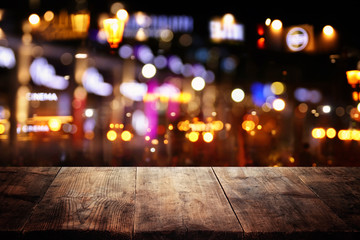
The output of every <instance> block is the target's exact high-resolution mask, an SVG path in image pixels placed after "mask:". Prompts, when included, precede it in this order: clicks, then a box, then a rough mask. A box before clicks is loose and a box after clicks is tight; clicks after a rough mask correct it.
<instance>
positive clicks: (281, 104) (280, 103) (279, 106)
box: [272, 98, 286, 111]
mask: <svg viewBox="0 0 360 240" xmlns="http://www.w3.org/2000/svg"><path fill="white" fill-rule="evenodd" d="M272 105H273V108H274V110H276V111H282V110H284V109H285V105H286V104H285V101H284V100H283V99H281V98H277V99H275V100H274V102H273V104H272Z"/></svg>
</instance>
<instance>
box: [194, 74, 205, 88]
mask: <svg viewBox="0 0 360 240" xmlns="http://www.w3.org/2000/svg"><path fill="white" fill-rule="evenodd" d="M191 87H192V88H193V89H194V90H195V91H201V90H203V89H204V87H205V80H204V79H203V78H202V77H195V78H193V80H192V81H191Z"/></svg>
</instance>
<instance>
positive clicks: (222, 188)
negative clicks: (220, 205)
mask: <svg viewBox="0 0 360 240" xmlns="http://www.w3.org/2000/svg"><path fill="white" fill-rule="evenodd" d="M210 168H211V170H212V172H213V173H214V175H215V178H216V181H217V182H218V183H219V185H220V188H221V190H222V191H223V193H224V195H225V198H226V200H227V201H228V203H229V205H230V208H231V210H232V211H233V213H234V215H235V217H236V220H237V221H238V223H239V225H240V227H241V230H242V233H243V236H242V237H243V238H244V236H245V231H244V228H243V226H242V225H241V222H240V219H239V218H238V216H237V214H236V212H235V209H234V207H233V205H232V204H231V202H230V199H229V197H228V195H227V194H226V192H225V189H224V187H223V186H222V184H221V182H220V179H219V178H218V176H217V174H216V172H215V170H214V168H213V167H210Z"/></svg>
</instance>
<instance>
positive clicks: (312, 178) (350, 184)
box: [292, 167, 360, 237]
mask: <svg viewBox="0 0 360 240" xmlns="http://www.w3.org/2000/svg"><path fill="white" fill-rule="evenodd" d="M292 171H293V172H294V173H295V174H297V175H298V176H299V177H300V179H301V180H302V181H303V182H304V183H305V184H306V185H307V186H309V187H310V188H311V190H312V191H313V192H314V193H315V194H316V195H317V196H319V198H320V199H321V200H323V201H324V202H325V203H326V205H328V206H329V207H330V208H331V210H332V211H334V212H335V213H336V214H337V215H338V216H339V217H340V218H341V219H343V220H344V221H345V222H346V224H347V225H348V226H350V227H351V228H353V229H354V230H356V231H360V168H344V167H335V168H334V167H332V168H296V169H292ZM359 237H360V236H359Z"/></svg>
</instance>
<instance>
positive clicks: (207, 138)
mask: <svg viewBox="0 0 360 240" xmlns="http://www.w3.org/2000/svg"><path fill="white" fill-rule="evenodd" d="M203 139H204V142H207V143H210V142H212V141H213V139H214V135H213V134H212V133H211V132H205V133H203Z"/></svg>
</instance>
